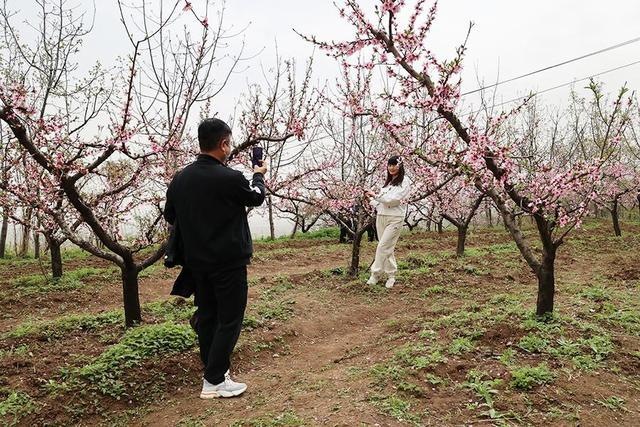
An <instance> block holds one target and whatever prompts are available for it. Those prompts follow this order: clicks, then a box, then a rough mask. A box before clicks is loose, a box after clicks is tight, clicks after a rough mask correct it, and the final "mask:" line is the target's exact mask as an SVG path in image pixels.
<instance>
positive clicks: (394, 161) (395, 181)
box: [383, 156, 404, 187]
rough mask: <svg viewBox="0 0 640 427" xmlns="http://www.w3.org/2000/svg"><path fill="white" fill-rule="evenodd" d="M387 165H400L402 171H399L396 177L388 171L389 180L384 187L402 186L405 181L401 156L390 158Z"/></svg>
mask: <svg viewBox="0 0 640 427" xmlns="http://www.w3.org/2000/svg"><path fill="white" fill-rule="evenodd" d="M387 165H400V170H399V171H398V174H397V175H396V176H395V177H394V176H393V175H391V174H390V173H389V169H387V179H386V181H385V182H384V185H383V187H386V186H387V185H389V184H391V185H401V184H402V181H404V164H403V162H402V159H401V158H400V156H391V157H389V160H388V161H387Z"/></svg>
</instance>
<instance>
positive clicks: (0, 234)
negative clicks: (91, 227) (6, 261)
mask: <svg viewBox="0 0 640 427" xmlns="http://www.w3.org/2000/svg"><path fill="white" fill-rule="evenodd" d="M8 234H9V212H7V209H6V208H5V209H3V210H2V228H0V258H4V257H5V256H6V255H7V235H8Z"/></svg>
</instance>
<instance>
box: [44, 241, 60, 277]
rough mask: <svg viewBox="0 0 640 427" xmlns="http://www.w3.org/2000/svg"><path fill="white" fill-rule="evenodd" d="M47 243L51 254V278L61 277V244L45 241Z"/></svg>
mask: <svg viewBox="0 0 640 427" xmlns="http://www.w3.org/2000/svg"><path fill="white" fill-rule="evenodd" d="M47 242H48V243H49V251H50V252H51V273H52V274H53V278H54V279H57V278H60V277H62V251H61V250H60V248H61V246H62V243H60V242H59V241H58V240H56V239H47Z"/></svg>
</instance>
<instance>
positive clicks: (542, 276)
mask: <svg viewBox="0 0 640 427" xmlns="http://www.w3.org/2000/svg"><path fill="white" fill-rule="evenodd" d="M555 260H556V250H555V249H551V248H550V249H549V250H547V249H544V250H543V254H542V263H541V264H540V268H539V269H538V271H537V272H536V276H537V277H538V301H537V303H536V314H537V315H538V316H544V315H545V314H548V313H552V312H553V298H554V296H555V286H556V279H555Z"/></svg>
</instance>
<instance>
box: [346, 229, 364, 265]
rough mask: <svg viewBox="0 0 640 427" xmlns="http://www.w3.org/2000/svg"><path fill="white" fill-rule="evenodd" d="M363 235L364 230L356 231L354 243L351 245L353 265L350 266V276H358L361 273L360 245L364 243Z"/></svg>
mask: <svg viewBox="0 0 640 427" xmlns="http://www.w3.org/2000/svg"><path fill="white" fill-rule="evenodd" d="M363 235H364V229H362V230H356V232H355V233H354V235H353V243H352V244H351V264H350V265H349V275H350V276H357V275H358V272H359V271H360V243H361V242H362V236H363Z"/></svg>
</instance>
